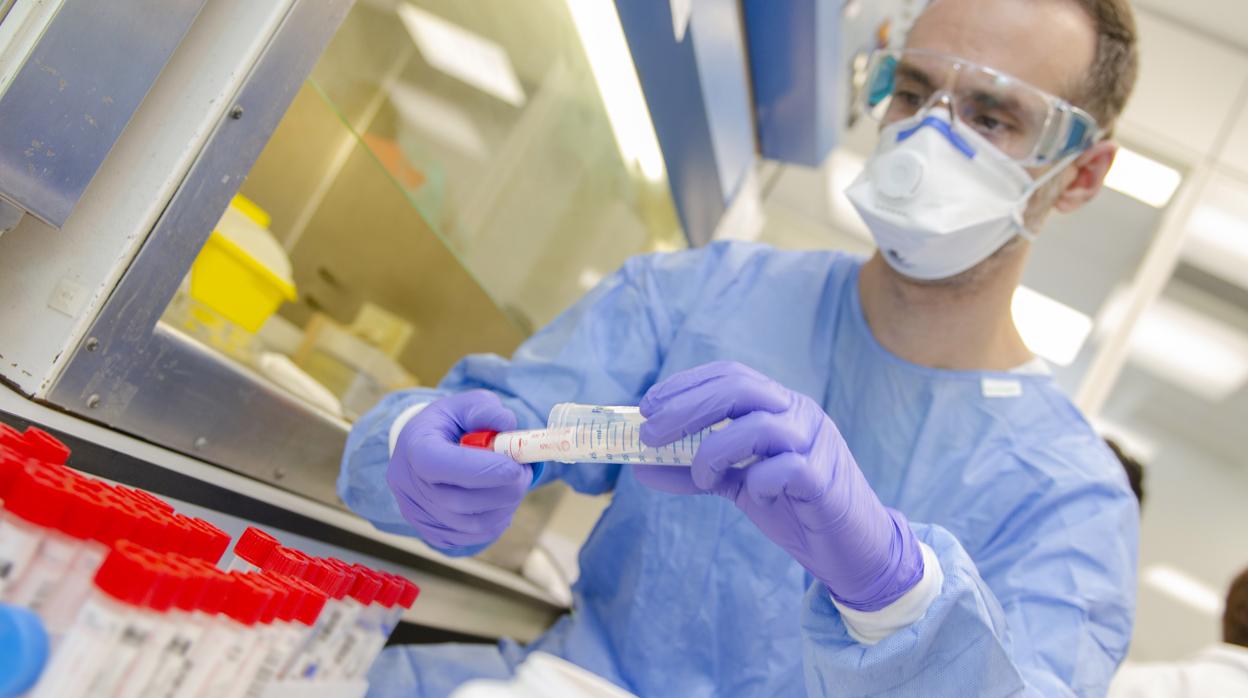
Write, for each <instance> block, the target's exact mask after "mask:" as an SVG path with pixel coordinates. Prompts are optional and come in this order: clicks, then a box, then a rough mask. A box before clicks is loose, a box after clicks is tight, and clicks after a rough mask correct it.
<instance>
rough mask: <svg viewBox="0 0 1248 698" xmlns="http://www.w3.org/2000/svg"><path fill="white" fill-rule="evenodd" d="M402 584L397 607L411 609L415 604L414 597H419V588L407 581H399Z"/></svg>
mask: <svg viewBox="0 0 1248 698" xmlns="http://www.w3.org/2000/svg"><path fill="white" fill-rule="evenodd" d="M399 581H400V582H401V583H402V584H403V593H402V594H400V595H399V605H400V606H402V607H403V608H411V607H412V604H414V603H416V597H417V596H420V587H418V586H416V585H415V584H414V583H413V582H411V581H410V580H407V579H400V580H399Z"/></svg>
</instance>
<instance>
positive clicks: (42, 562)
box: [8, 471, 108, 635]
mask: <svg viewBox="0 0 1248 698" xmlns="http://www.w3.org/2000/svg"><path fill="white" fill-rule="evenodd" d="M64 472H69V471H64ZM80 483H81V478H79V479H78V480H75V479H61V480H60V481H59V483H58V485H59V487H60V488H61V489H62V493H61V495H62V496H64V497H66V498H67V501H66V506H65V509H64V511H63V512H62V513H61V516H60V517H58V518H57V520H56V522H55V528H54V529H53V530H52V531H51V532H49V533H48V534H47V535H46V536H45V537H44V539H43V543H42V544H40V546H39V552H38V553H37V554H36V555H35V557H34V558H33V559H32V560H31V562H30V567H29V569H27V571H26V573H25V574H23V575H22V576H21V578H19V579H18V580H17V581H16V583H15V584H14V585H13V587H12V589H10V591H9V595H8V596H9V599H10V601H11V602H12V603H15V604H18V605H21V606H26V607H27V608H29V609H30V610H32V611H34V612H35V613H38V614H40V615H43V616H48V615H50V612H52V611H57V612H58V613H56V614H55V615H56V616H57V618H56V619H55V620H56V622H55V623H50V624H49V626H48V631H49V632H50V633H52V634H53V635H59V634H60V632H61V631H62V630H64V627H65V626H66V625H68V624H69V622H70V621H72V620H73V614H74V613H76V612H77V608H74V609H68V608H65V603H66V599H64V598H62V595H61V590H62V589H63V588H64V587H65V582H66V580H69V579H71V578H75V577H74V575H78V577H77V578H76V579H77V580H78V581H81V580H83V579H85V580H90V579H91V577H92V576H94V575H95V571H96V570H97V569H99V566H100V563H101V562H103V561H104V555H105V554H106V553H107V552H108V549H107V548H106V547H105V546H104V545H103V544H101V543H99V542H98V541H95V540H92V534H93V532H95V531H97V530H99V529H100V527H101V526H102V525H103V524H104V520H105V518H106V514H107V511H108V504H107V502H105V501H104V499H103V498H102V497H100V496H99V495H98V494H96V493H94V492H91V491H89V490H87V489H85V488H83V487H81V486H80ZM80 591H81V589H73V590H70V593H72V594H73V595H74V596H75V597H76V599H77V602H78V603H80V602H81V599H82V594H81V593H80Z"/></svg>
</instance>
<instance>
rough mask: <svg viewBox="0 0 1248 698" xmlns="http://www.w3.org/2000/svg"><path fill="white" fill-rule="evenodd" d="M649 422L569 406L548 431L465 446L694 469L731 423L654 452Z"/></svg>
mask: <svg viewBox="0 0 1248 698" xmlns="http://www.w3.org/2000/svg"><path fill="white" fill-rule="evenodd" d="M645 421H646V419H645V417H642V416H641V411H640V410H639V409H638V408H636V407H627V406H618V407H617V406H607V405H578V404H576V403H571V402H564V403H560V404H558V405H555V406H554V407H553V408H551V410H550V418H549V420H548V422H547V427H546V428H545V429H531V430H524V431H504V432H490V431H476V432H471V433H468V434H465V435H464V437H463V438H462V439H460V444H462V445H464V446H472V447H475V448H485V449H491V450H494V451H496V452H498V453H502V454H505V455H507V456H509V457H510V458H511V459H512V460H515V461H516V462H518V463H540V462H543V461H558V462H560V463H633V464H644V465H691V464H692V463H693V454H695V453H697V450H698V447H699V446H701V445H702V441H703V439H705V438H706V437H707V436H709V435H710V434H711V433H713V432H715V431H717V430H719V429H722V428H724V427H725V426H727V425H728V424H729V423H730V420H724V421H722V422H719V423H718V424H713V425H711V426H709V427H707V428H705V429H703V430H701V431H699V432H696V433H694V434H690V435H688V436H685V437H684V438H682V439H680V440H679V441H676V442H675V443H671V444H668V445H666V446H661V447H659V448H652V447H650V446H646V445H645V444H643V443H642V442H641V425H642V424H644V423H645ZM755 460H757V459H755V458H751V459H749V460H747V461H743V462H742V463H739V464H737V465H736V466H734V467H744V466H746V465H748V464H750V463H751V462H754V461H755Z"/></svg>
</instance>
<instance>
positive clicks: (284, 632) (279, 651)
mask: <svg viewBox="0 0 1248 698" xmlns="http://www.w3.org/2000/svg"><path fill="white" fill-rule="evenodd" d="M281 579H282V581H283V582H284V583H285V584H287V585H288V588H289V591H290V596H289V601H288V603H287V607H286V609H284V611H283V613H282V614H280V615H281V617H283V619H285V620H286V622H285V624H284V625H282V626H279V632H278V633H277V634H276V637H274V638H273V641H272V642H271V643H270V645H269V647H268V651H267V654H266V656H265V658H264V661H263V662H262V663H261V667H260V671H258V672H257V673H256V676H255V678H254V679H253V680H252V683H251V685H250V686H248V687H247V689H246V690H245V691H244V692H243V695H245V696H248V698H256V697H258V696H263V695H264V691H265V690H266V689H267V687H268V684H269V683H270V682H271V681H274V680H278V679H281V678H284V671H285V669H286V667H287V666H288V665H289V663H290V660H291V659H292V658H293V657H294V656H296V655H297V654H298V653H299V651H300V650H301V649H302V648H303V647H304V645H305V644H306V643H307V641H308V639H309V638H310V637H311V634H312V631H313V629H314V628H315V627H316V620H317V618H318V617H319V616H320V614H321V611H322V610H323V609H324V608H325V602H326V601H328V599H329V597H328V596H326V595H325V593H324V592H323V591H321V590H320V589H317V588H316V587H314V586H312V585H311V584H309V583H307V582H305V581H303V580H302V579H298V578H296V577H284V578H281Z"/></svg>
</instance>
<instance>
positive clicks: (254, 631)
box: [177, 572, 274, 698]
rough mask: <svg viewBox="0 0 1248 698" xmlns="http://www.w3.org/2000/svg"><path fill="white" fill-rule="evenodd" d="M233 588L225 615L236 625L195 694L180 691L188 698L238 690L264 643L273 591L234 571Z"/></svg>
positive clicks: (205, 696)
mask: <svg viewBox="0 0 1248 698" xmlns="http://www.w3.org/2000/svg"><path fill="white" fill-rule="evenodd" d="M229 575H230V578H231V580H232V582H233V586H232V587H231V589H230V597H229V600H228V601H227V603H226V606H225V613H226V615H227V616H229V617H230V618H231V619H232V620H233V621H234V622H235V624H236V626H235V632H234V633H232V634H231V636H230V638H229V642H228V644H227V645H226V647H225V650H224V651H223V652H222V653H221V656H220V657H219V658H218V660H217V662H216V664H215V665H214V666H213V667H212V668H211V669H210V670H209V672H208V676H207V677H206V681H204V682H203V683H202V687H200V688H199V690H198V691H197V692H195V693H190V692H182V691H179V692H178V694H177V695H178V696H179V697H182V696H185V697H186V698H200V697H202V698H218V697H219V696H225V695H227V693H228V692H230V691H231V690H232V689H233V688H234V683H235V680H236V679H237V678H238V676H239V672H240V670H241V669H242V668H243V664H244V663H245V662H246V661H247V659H248V657H249V656H250V655H251V654H252V653H253V652H254V650H255V649H256V644H257V643H258V642H259V641H260V630H261V628H262V627H263V626H262V625H261V621H262V619H263V618H264V615H265V613H266V611H267V609H268V607H269V606H270V605H271V604H272V601H273V596H274V594H273V591H272V590H271V589H269V588H267V587H265V586H263V585H261V584H258V583H257V582H255V581H254V580H252V579H249V577H250V576H251V575H248V574H244V573H242V572H230V573H229Z"/></svg>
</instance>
